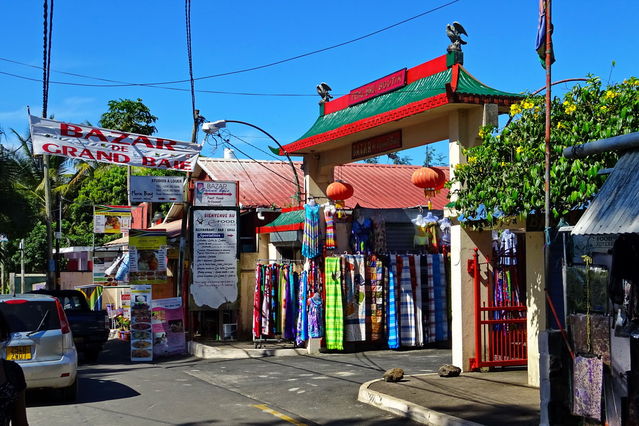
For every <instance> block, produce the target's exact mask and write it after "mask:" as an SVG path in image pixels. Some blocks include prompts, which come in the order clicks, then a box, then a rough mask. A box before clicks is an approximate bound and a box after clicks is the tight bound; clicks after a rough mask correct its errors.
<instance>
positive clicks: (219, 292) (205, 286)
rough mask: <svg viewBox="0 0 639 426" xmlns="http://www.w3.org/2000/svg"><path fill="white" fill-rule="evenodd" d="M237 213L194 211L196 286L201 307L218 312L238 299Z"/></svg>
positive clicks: (193, 289) (193, 288)
mask: <svg viewBox="0 0 639 426" xmlns="http://www.w3.org/2000/svg"><path fill="white" fill-rule="evenodd" d="M237 239H238V235H237V211H236V210H221V209H219V210H214V209H210V210H209V209H207V210H194V211H193V283H192V285H191V295H192V296H193V301H194V302H195V304H196V305H197V306H199V307H205V306H208V307H210V308H213V309H217V308H218V307H219V306H220V305H221V304H223V303H226V302H234V301H235V300H236V299H237V281H238V278H237Z"/></svg>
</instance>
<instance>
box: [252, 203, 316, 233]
mask: <svg viewBox="0 0 639 426" xmlns="http://www.w3.org/2000/svg"><path fill="white" fill-rule="evenodd" d="M302 229H304V208H303V207H301V208H300V207H291V208H289V209H282V214H281V215H279V216H278V217H277V218H275V220H274V221H273V222H271V223H269V224H267V225H264V226H260V227H259V228H257V232H258V233H260V234H268V233H270V232H282V231H297V230H302Z"/></svg>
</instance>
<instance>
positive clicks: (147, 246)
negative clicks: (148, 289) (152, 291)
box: [129, 229, 167, 284]
mask: <svg viewBox="0 0 639 426" xmlns="http://www.w3.org/2000/svg"><path fill="white" fill-rule="evenodd" d="M166 244H167V237H166V231H164V230H150V229H132V230H131V232H130V233H129V263H130V264H129V282H130V283H131V284H164V283H166V279H167V276H166V262H167V258H166Z"/></svg>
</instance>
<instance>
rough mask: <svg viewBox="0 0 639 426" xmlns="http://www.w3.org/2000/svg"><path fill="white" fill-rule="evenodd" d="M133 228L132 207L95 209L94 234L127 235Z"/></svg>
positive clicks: (95, 207) (99, 206)
mask: <svg viewBox="0 0 639 426" xmlns="http://www.w3.org/2000/svg"><path fill="white" fill-rule="evenodd" d="M130 228H131V207H130V206H104V205H98V206H94V208H93V232H94V233H96V234H120V233H123V234H126V233H127V232H129V229H130Z"/></svg>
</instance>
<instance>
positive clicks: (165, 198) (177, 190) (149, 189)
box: [130, 176, 184, 203]
mask: <svg viewBox="0 0 639 426" xmlns="http://www.w3.org/2000/svg"><path fill="white" fill-rule="evenodd" d="M183 194H184V178H183V177H180V176H131V193H130V195H131V202H132V203H144V202H151V203H181V202H182V201H183V200H184V197H183Z"/></svg>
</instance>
